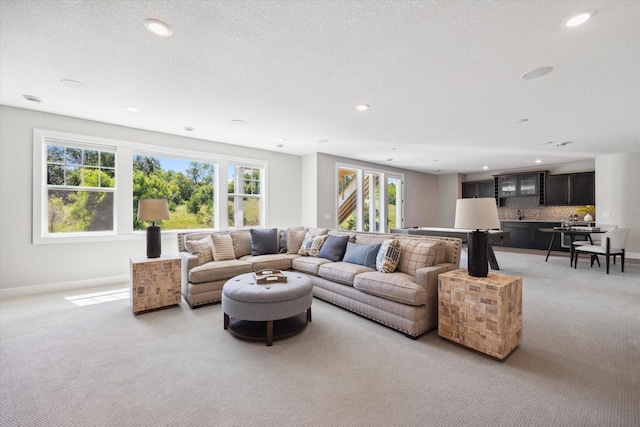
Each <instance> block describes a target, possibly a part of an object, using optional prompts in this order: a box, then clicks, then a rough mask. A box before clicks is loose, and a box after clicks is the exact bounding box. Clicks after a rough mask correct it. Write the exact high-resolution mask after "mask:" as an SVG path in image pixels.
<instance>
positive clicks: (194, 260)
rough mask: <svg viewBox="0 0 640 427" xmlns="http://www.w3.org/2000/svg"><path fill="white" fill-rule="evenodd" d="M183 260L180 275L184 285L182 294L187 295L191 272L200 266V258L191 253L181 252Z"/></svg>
mask: <svg viewBox="0 0 640 427" xmlns="http://www.w3.org/2000/svg"><path fill="white" fill-rule="evenodd" d="M180 259H181V260H182V272H181V274H180V277H181V284H182V294H183V295H187V287H188V286H189V271H190V270H191V269H192V268H193V267H197V266H198V257H197V256H196V255H194V254H192V253H190V252H184V251H183V252H180Z"/></svg>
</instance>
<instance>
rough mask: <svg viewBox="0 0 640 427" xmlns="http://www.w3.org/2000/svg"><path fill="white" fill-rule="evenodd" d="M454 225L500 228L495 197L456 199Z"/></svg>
mask: <svg viewBox="0 0 640 427" xmlns="http://www.w3.org/2000/svg"><path fill="white" fill-rule="evenodd" d="M454 227H455V228H471V229H474V230H484V229H491V228H500V220H499V219H498V208H497V206H496V199H494V198H492V197H491V198H481V199H458V200H457V201H456V222H455V225H454Z"/></svg>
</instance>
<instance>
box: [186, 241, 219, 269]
mask: <svg viewBox="0 0 640 427" xmlns="http://www.w3.org/2000/svg"><path fill="white" fill-rule="evenodd" d="M184 246H185V248H187V250H188V251H189V252H190V253H192V254H193V255H195V256H197V257H198V265H203V264H205V263H207V262H210V261H213V243H212V241H211V235H208V236H206V237H203V238H202V239H200V240H185V242H184Z"/></svg>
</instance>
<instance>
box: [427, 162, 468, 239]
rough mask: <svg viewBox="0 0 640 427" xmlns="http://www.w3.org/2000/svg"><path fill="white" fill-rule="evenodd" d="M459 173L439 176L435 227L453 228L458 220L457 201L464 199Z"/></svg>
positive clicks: (461, 176)
mask: <svg viewBox="0 0 640 427" xmlns="http://www.w3.org/2000/svg"><path fill="white" fill-rule="evenodd" d="M463 177H464V175H461V174H459V173H449V174H446V175H438V201H437V206H438V220H437V222H436V223H434V224H429V225H430V226H434V227H445V228H453V226H454V225H455V220H456V200H458V199H459V198H461V197H462V178H463Z"/></svg>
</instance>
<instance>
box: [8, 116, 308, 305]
mask: <svg viewBox="0 0 640 427" xmlns="http://www.w3.org/2000/svg"><path fill="white" fill-rule="evenodd" d="M34 128H40V129H46V130H54V131H59V132H68V133H74V134H80V135H88V136H96V137H101V138H109V139H115V140H122V141H132V142H136V143H140V144H150V145H154V146H167V147H178V148H183V149H190V150H198V151H203V152H211V153H216V154H220V155H227V156H235V157H242V158H250V159H259V160H266V161H267V162H268V165H269V176H268V188H267V192H268V195H269V209H268V212H267V217H268V221H269V223H268V224H266V226H268V227H288V226H292V225H299V224H301V223H302V221H301V220H302V218H301V205H302V203H301V193H302V187H301V183H300V180H299V179H298V178H299V177H300V176H301V159H300V157H299V156H292V155H287V154H282V153H275V152H270V151H264V150H256V149H251V148H245V147H239V146H233V145H229V144H222V143H217V142H211V141H204V140H198V139H193V138H185V137H180V136H174V135H167V134H162V133H156V132H149V131H145V130H139V129H133V128H127V127H121V126H114V125H110V124H106V123H99V122H93V121H89V120H82V119H76V118H72V117H66V116H59V115H54V114H47V113H40V112H34V111H31V110H24V109H19V108H13V107H6V106H0V295H3V296H8V295H11V292H10V291H6V290H7V289H9V288H25V287H31V289H32V290H34V291H36V292H44V291H47V290H58V289H70V288H73V287H81V286H87V285H91V284H94V285H97V284H104V283H112V282H114V281H123V280H124V281H127V280H128V275H129V258H130V257H138V256H144V255H145V253H146V240H145V234H144V233H134V234H133V235H130V236H124V237H123V239H122V240H117V241H109V242H105V241H103V242H90V243H64V244H40V245H34V244H32V239H31V229H32V214H31V212H32V176H33V170H32V169H33V165H32V159H33V156H32V151H33V147H32V146H33V143H32V139H33V129H34ZM162 248H163V249H162V250H163V253H176V252H177V238H176V235H175V233H171V232H164V233H163V238H162ZM21 292H23V293H25V292H26V293H28V292H29V291H28V290H27V289H22V290H21Z"/></svg>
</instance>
